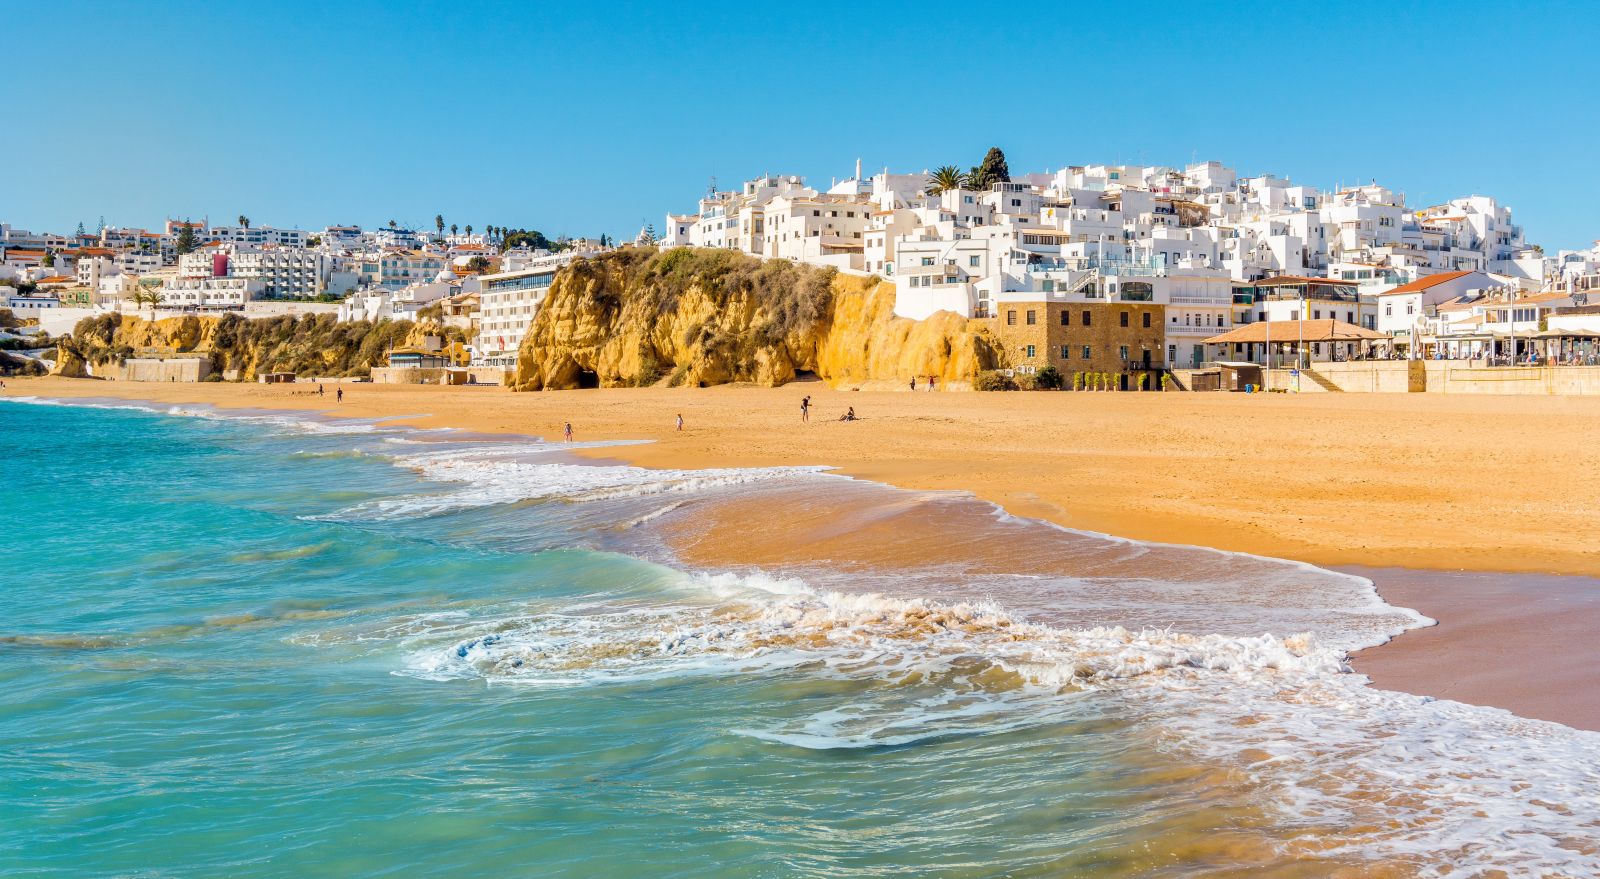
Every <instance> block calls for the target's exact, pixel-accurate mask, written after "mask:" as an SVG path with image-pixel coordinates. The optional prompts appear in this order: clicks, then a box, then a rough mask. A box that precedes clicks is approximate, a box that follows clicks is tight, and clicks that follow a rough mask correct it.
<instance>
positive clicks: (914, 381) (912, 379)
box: [911, 376, 917, 393]
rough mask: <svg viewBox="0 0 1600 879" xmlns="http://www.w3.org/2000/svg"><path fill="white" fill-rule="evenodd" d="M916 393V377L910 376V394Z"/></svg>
mask: <svg viewBox="0 0 1600 879" xmlns="http://www.w3.org/2000/svg"><path fill="white" fill-rule="evenodd" d="M916 391H917V377H916V376H912V377H911V392H912V393H916Z"/></svg>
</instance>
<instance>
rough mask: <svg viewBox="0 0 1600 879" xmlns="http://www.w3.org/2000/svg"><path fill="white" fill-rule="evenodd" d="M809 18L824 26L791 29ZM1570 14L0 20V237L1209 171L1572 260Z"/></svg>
mask: <svg viewBox="0 0 1600 879" xmlns="http://www.w3.org/2000/svg"><path fill="white" fill-rule="evenodd" d="M819 9H820V10H822V11H824V12H826V13H827V14H826V15H825V16H819V15H818V10H819ZM1594 10H1595V7H1594V6H1593V5H1582V4H1576V3H1570V4H1566V3H1545V4H1539V5H1537V6H1533V5H1526V6H1522V7H1521V8H1515V7H1513V5H1511V4H1505V3H1477V2H1458V3H1438V4H1406V3H1399V2H1389V3H1339V2H1323V3H1315V4H1308V5H1307V7H1306V8H1305V9H1303V10H1302V9H1299V8H1296V7H1294V6H1293V5H1292V4H1290V3H1284V2H1278V3H1251V2H1238V3H1229V4H1215V5H1212V4H1195V3H1174V4H1165V3H1157V2H1151V3H1142V4H1119V3H1095V4H1086V5H1083V6H1075V5H1067V4H1062V5H1059V6H1056V7H1049V8H1043V7H1028V6H1010V5H1007V4H1003V3H988V4H970V3H962V4H954V3H942V2H937V0H930V2H923V3H917V4H884V5H868V4H855V5H852V4H844V5H840V4H828V5H826V6H824V7H817V6H814V5H807V4H799V5H796V4H788V5H787V6H786V8H784V9H783V11H781V12H769V11H767V8H766V5H765V4H756V3H728V4H722V3H717V2H703V3H696V4H692V5H685V6H674V5H671V4H665V3H663V4H653V5H649V6H631V5H617V4H582V3H566V4H546V3H541V4H531V3H504V4H499V3H485V2H456V3H409V2H382V3H363V2H337V3H328V2H316V3H303V4H302V3H276V4H275V3H271V2H264V3H253V4H234V3H215V2H208V3H180V2H173V3H165V2H163V3H144V4H133V3H126V4H124V3H72V2H52V3H37V2H26V0H0V21H4V22H5V27H4V28H3V29H4V30H5V31H7V32H8V33H9V34H10V35H11V38H10V39H8V40H7V49H6V53H7V59H8V61H9V62H10V63H9V64H8V65H7V67H8V76H7V78H8V80H9V82H8V85H7V88H6V92H7V94H8V98H9V99H8V104H9V107H10V112H9V114H8V115H9V125H8V126H7V128H8V131H7V134H6V136H5V139H4V145H3V146H0V220H3V221H5V222H10V223H13V224H15V225H18V226H22V227H25V228H32V229H52V230H57V231H68V230H70V229H72V228H73V227H74V226H76V225H77V223H78V222H80V221H82V222H83V223H85V224H86V225H87V226H89V227H91V228H92V227H93V226H94V225H95V223H96V222H97V221H98V219H99V218H100V217H101V216H104V217H105V218H106V221H107V222H110V223H113V224H118V225H156V224H159V223H160V221H161V220H162V218H163V217H166V216H174V217H196V218H197V217H200V216H206V215H209V216H210V218H211V219H212V221H213V222H232V221H233V219H234V218H235V217H237V216H238V215H239V214H240V213H244V214H247V215H249V216H250V217H251V218H252V220H253V221H254V222H255V223H256V224H258V225H280V226H294V227H301V228H321V227H322V226H324V225H326V224H329V223H343V222H358V223H362V224H364V225H376V224H381V223H383V222H385V221H387V220H389V219H395V220H398V221H400V222H401V223H407V224H417V225H424V226H426V225H431V224H432V220H433V216H434V215H435V214H436V213H442V214H444V216H445V218H446V221H447V222H454V223H458V224H460V225H466V224H468V223H471V224H473V225H474V227H477V228H481V227H483V226H484V225H486V224H490V223H492V224H494V225H502V226H512V227H526V228H533V229H539V230H541V231H544V232H546V233H547V234H550V235H555V234H559V233H566V234H570V235H595V234H598V233H600V232H606V233H609V234H612V235H624V236H631V235H632V234H633V233H634V232H636V231H637V230H638V228H639V226H640V224H641V222H642V221H644V220H649V221H652V222H654V223H655V224H656V225H657V226H658V227H659V226H660V224H661V218H662V215H663V213H664V212H666V211H669V210H671V211H680V212H681V211H686V210H690V209H692V207H693V205H694V200H695V198H696V197H697V196H698V195H699V194H700V193H701V192H702V191H703V190H704V189H705V187H706V185H707V182H708V181H709V179H710V178H711V177H712V176H713V175H715V177H716V178H717V181H718V182H719V183H720V184H723V185H724V186H728V185H734V184H736V183H737V182H738V181H740V180H742V179H744V178H746V177H752V176H756V175H758V174H761V173H763V172H773V173H798V174H802V175H805V176H806V177H807V178H808V179H809V180H810V181H812V182H813V183H817V182H820V183H822V184H824V185H825V184H827V183H828V181H829V178H830V177H833V176H839V177H843V176H847V175H848V174H849V173H850V172H851V170H852V167H853V164H854V162H855V160H856V158H857V157H860V158H861V159H862V160H863V162H864V164H865V166H866V167H867V168H868V169H876V168H880V167H882V166H884V165H888V166H890V167H891V169H893V170H896V171H902V172H904V171H917V170H921V169H923V168H928V167H934V166H937V165H941V164H947V163H949V164H957V165H961V166H963V167H965V166H969V165H973V164H976V163H977V161H978V159H979V158H980V157H981V156H982V154H983V152H984V150H985V149H987V148H988V147H989V146H991V145H999V146H1000V147H1002V148H1003V149H1004V150H1005V151H1006V154H1007V156H1008V157H1009V159H1010V165H1011V169H1012V171H1013V172H1014V173H1021V172H1024V171H1036V170H1045V169H1050V168H1058V167H1061V166H1063V165H1068V164H1084V163H1093V162H1129V163H1135V162H1137V163H1149V164H1169V165H1182V164H1184V163H1186V162H1189V161H1191V160H1192V159H1200V160H1206V159H1217V160H1219V161H1223V162H1226V163H1228V164H1231V165H1233V166H1234V167H1236V168H1238V169H1239V170H1240V171H1241V172H1242V173H1247V174H1248V173H1262V172H1271V173H1276V174H1280V175H1287V176H1289V177H1291V178H1293V179H1294V180H1296V181H1297V182H1302V183H1306V184H1310V185H1317V186H1324V187H1327V186H1332V185H1334V184H1336V183H1340V182H1343V183H1351V182H1356V181H1365V180H1368V179H1371V178H1377V179H1378V180H1379V181H1381V182H1384V183H1387V184H1389V185H1391V186H1393V187H1395V188H1397V189H1400V190H1402V191H1404V192H1405V194H1406V196H1407V199H1408V202H1409V203H1410V204H1412V205H1414V206H1422V205H1425V204H1428V203H1431V202H1435V201H1442V200H1444V199H1447V198H1450V197H1454V196H1458V195H1467V194H1472V193H1482V194H1489V195H1495V196H1497V197H1499V198H1500V199H1501V200H1502V202H1504V203H1506V204H1509V205H1510V206H1511V207H1512V208H1513V209H1514V211H1515V216H1516V218H1517V220H1518V221H1519V222H1521V223H1522V224H1523V225H1524V226H1525V227H1526V229H1527V233H1528V236H1529V238H1530V240H1533V241H1535V242H1538V243H1542V244H1544V245H1545V247H1546V248H1547V249H1550V250H1552V251H1553V250H1554V249H1556V248H1560V247H1574V246H1582V245H1585V244H1587V243H1588V242H1589V241H1591V240H1593V239H1595V238H1600V211H1597V209H1596V208H1597V205H1600V175H1597V174H1596V170H1595V165H1594V159H1595V158H1596V156H1595V154H1596V145H1597V143H1600V137H1597V135H1600V112H1597V110H1600V89H1597V85H1600V75H1597V74H1596V73H1595V72H1594V68H1593V64H1592V59H1593V55H1592V47H1593V46H1594V45H1596V42H1597V40H1600V14H1596V12H1595V11H1594Z"/></svg>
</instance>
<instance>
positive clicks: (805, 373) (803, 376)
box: [794, 369, 822, 382]
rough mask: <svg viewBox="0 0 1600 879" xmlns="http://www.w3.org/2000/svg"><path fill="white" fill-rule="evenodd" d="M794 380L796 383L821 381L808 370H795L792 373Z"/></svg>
mask: <svg viewBox="0 0 1600 879" xmlns="http://www.w3.org/2000/svg"><path fill="white" fill-rule="evenodd" d="M794 380H795V381H797V382H815V381H821V380H822V379H819V378H817V374H816V373H814V372H812V371H811V370H809V369H797V370H795V371H794Z"/></svg>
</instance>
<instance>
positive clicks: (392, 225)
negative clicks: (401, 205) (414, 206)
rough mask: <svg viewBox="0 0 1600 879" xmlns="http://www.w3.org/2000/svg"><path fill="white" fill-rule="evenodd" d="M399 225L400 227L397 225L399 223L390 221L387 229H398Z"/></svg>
mask: <svg viewBox="0 0 1600 879" xmlns="http://www.w3.org/2000/svg"><path fill="white" fill-rule="evenodd" d="M399 225H400V224H399V223H396V222H395V221H393V220H390V221H389V228H390V229H394V228H396V227H398V226H399Z"/></svg>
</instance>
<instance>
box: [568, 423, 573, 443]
mask: <svg viewBox="0 0 1600 879" xmlns="http://www.w3.org/2000/svg"><path fill="white" fill-rule="evenodd" d="M567 442H569V443H570V442H572V422H570V421H568V422H567Z"/></svg>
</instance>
